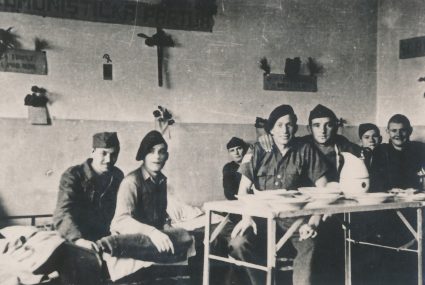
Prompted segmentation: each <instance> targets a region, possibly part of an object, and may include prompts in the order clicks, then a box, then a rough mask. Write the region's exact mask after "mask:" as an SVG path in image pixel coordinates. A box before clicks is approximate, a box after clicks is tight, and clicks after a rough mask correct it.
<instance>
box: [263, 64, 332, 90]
mask: <svg viewBox="0 0 425 285" xmlns="http://www.w3.org/2000/svg"><path fill="white" fill-rule="evenodd" d="M305 66H306V67H307V68H308V70H309V74H308V75H305V74H300V72H301V67H302V61H301V59H300V58H299V57H295V58H293V59H292V58H287V59H286V60H285V67H284V71H285V74H278V73H271V66H270V63H269V61H268V60H267V58H265V57H263V58H262V59H260V62H259V67H260V68H261V69H262V70H263V71H264V73H263V89H264V90H272V91H302V92H317V76H318V75H319V74H322V73H323V72H324V68H323V66H322V65H320V64H319V63H318V62H317V61H316V60H314V59H313V58H311V57H309V58H308V60H307V63H306V64H305Z"/></svg>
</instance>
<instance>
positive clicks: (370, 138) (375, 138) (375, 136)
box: [361, 130, 382, 150]
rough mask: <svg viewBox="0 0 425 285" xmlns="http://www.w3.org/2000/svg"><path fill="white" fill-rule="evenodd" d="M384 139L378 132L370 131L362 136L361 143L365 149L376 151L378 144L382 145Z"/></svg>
mask: <svg viewBox="0 0 425 285" xmlns="http://www.w3.org/2000/svg"><path fill="white" fill-rule="evenodd" d="M381 140H382V137H381V136H380V135H379V133H378V132H377V131H376V130H368V131H367V132H365V133H364V134H363V135H362V138H361V141H362V146H363V147H368V148H370V149H372V150H373V149H374V148H375V147H376V146H377V145H378V144H380V143H381Z"/></svg>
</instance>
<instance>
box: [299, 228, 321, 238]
mask: <svg viewBox="0 0 425 285" xmlns="http://www.w3.org/2000/svg"><path fill="white" fill-rule="evenodd" d="M298 231H299V233H300V240H306V239H309V238H315V237H316V236H317V231H316V229H315V227H314V226H312V225H309V224H303V225H302V226H301V227H300V228H299V230H298Z"/></svg>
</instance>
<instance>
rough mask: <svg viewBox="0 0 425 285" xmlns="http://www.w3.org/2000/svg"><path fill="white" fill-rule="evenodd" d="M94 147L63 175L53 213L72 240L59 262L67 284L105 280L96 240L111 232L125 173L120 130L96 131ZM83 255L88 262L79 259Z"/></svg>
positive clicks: (64, 249) (67, 237)
mask: <svg viewBox="0 0 425 285" xmlns="http://www.w3.org/2000/svg"><path fill="white" fill-rule="evenodd" d="M92 146H93V149H92V153H91V158H89V159H87V160H86V161H85V162H84V163H83V164H80V165H76V166H73V167H71V168H69V169H68V170H66V171H65V172H64V173H63V174H62V177H61V180H60V185H59V193H58V199H57V204H56V209H55V211H54V214H53V222H54V226H55V228H56V229H57V231H59V233H60V234H61V235H62V236H63V237H64V238H65V239H66V240H68V241H69V242H70V243H71V244H66V245H65V246H64V247H63V256H64V257H63V259H62V260H63V264H57V266H58V271H59V272H60V275H61V279H62V281H63V282H65V283H75V284H90V285H93V284H97V283H99V282H100V281H101V280H100V278H101V268H100V264H99V263H98V262H97V261H96V260H98V257H96V254H93V253H95V252H99V248H98V246H97V245H96V241H97V240H98V239H100V238H102V237H105V236H108V235H109V234H110V231H109V226H110V224H111V220H112V217H113V216H114V212H115V205H116V198H117V191H118V187H119V185H120V183H121V181H122V179H123V176H124V175H123V173H122V172H121V170H119V169H118V168H116V167H115V166H114V165H115V163H116V161H117V159H118V153H119V151H120V143H119V141H118V137H117V134H116V133H114V132H113V133H110V132H103V133H97V134H95V135H94V136H93V145H92ZM72 244H74V245H76V246H77V247H75V246H73V245H72ZM78 247H80V248H81V249H78ZM84 249H86V250H84ZM91 251H92V252H93V253H91ZM82 255H84V256H85V257H86V261H87V262H85V263H81V262H79V261H80V260H81V258H83V257H82ZM89 260H92V261H94V262H91V263H90V262H89Z"/></svg>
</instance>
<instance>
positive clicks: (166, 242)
mask: <svg viewBox="0 0 425 285" xmlns="http://www.w3.org/2000/svg"><path fill="white" fill-rule="evenodd" d="M148 236H149V238H150V239H151V241H152V243H153V244H154V245H155V247H156V249H157V250H158V251H159V252H171V253H172V254H174V245H173V242H172V241H171V240H170V238H169V237H168V236H167V235H166V234H164V233H163V232H161V231H159V230H157V229H154V230H153V231H152V232H151V233H150V234H149V235H148Z"/></svg>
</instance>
